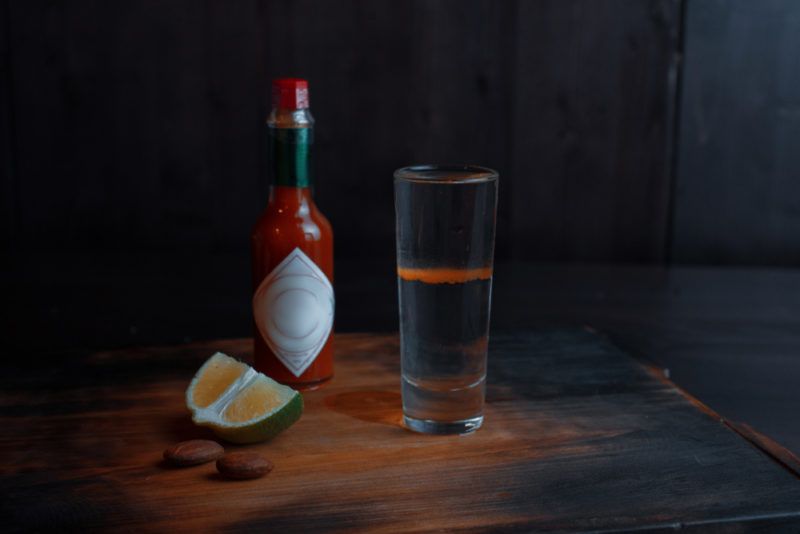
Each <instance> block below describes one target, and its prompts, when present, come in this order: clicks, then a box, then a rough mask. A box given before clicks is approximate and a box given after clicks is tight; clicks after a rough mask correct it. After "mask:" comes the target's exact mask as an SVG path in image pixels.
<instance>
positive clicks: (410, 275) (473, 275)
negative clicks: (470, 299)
mask: <svg viewBox="0 0 800 534" xmlns="http://www.w3.org/2000/svg"><path fill="white" fill-rule="evenodd" d="M397 276H399V277H400V278H402V279H403V280H405V281H406V282H425V283H426V284H463V283H464V282H472V281H473V280H489V279H490V278H491V277H492V268H491V267H479V268H477V269H451V268H447V267H437V268H429V269H413V268H410V267H398V268H397Z"/></svg>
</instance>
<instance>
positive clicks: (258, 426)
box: [186, 352, 303, 443]
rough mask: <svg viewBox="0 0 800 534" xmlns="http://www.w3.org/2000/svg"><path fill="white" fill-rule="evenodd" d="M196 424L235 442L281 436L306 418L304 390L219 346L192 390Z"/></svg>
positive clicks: (188, 394) (188, 402)
mask: <svg viewBox="0 0 800 534" xmlns="http://www.w3.org/2000/svg"><path fill="white" fill-rule="evenodd" d="M186 406H187V407H188V408H189V410H190V411H191V412H192V421H194V423H195V424H196V425H200V426H206V427H209V428H211V430H213V431H214V433H215V434H216V435H217V436H219V437H220V438H222V439H224V440H226V441H230V442H233V443H255V442H257V441H264V440H266V439H270V438H272V437H275V436H277V435H278V434H280V433H281V432H283V431H284V430H286V429H287V428H289V427H290V426H292V425H293V424H294V423H296V422H297V420H298V419H300V416H301V415H302V414H303V396H302V395H300V393H298V392H297V391H295V390H293V389H292V388H290V387H289V386H284V385H281V384H278V383H277V382H275V381H274V380H272V379H271V378H270V377H268V376H266V375H264V374H262V373H259V372H257V371H256V370H255V369H253V368H252V367H250V366H249V365H247V364H245V363H242V362H240V361H238V360H235V359H233V358H231V357H230V356H226V355H225V354H222V353H221V352H217V353H216V354H214V355H213V356H211V358H209V359H208V360H207V361H206V363H204V364H203V366H202V367H200V369H199V370H198V371H197V373H196V374H195V375H194V378H193V379H192V382H191V383H190V384H189V387H188V388H187V390H186Z"/></svg>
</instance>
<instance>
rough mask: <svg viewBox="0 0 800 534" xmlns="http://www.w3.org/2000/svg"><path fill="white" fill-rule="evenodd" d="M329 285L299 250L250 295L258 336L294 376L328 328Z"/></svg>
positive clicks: (331, 306)
mask: <svg viewBox="0 0 800 534" xmlns="http://www.w3.org/2000/svg"><path fill="white" fill-rule="evenodd" d="M333 309H334V298H333V286H332V285H331V283H330V281H329V280H328V278H327V277H326V276H325V273H323V272H322V271H321V270H320V268H319V267H317V265H316V264H315V263H314V262H313V261H312V260H311V258H309V257H308V256H306V255H305V254H304V253H303V251H302V250H300V249H299V248H295V249H294V250H293V251H292V252H291V254H289V255H288V256H286V258H285V259H284V260H283V261H282V262H281V263H280V264H279V265H278V266H277V267H275V268H274V269H273V270H272V272H270V273H269V275H267V277H266V278H264V280H263V281H262V282H261V285H259V286H258V289H256V292H255V295H253V317H255V321H256V326H258V331H259V332H260V333H261V336H262V337H263V338H264V341H266V343H267V345H269V348H270V349H272V352H273V353H275V356H277V357H278V359H279V360H280V361H281V362H282V363H283V365H285V366H286V368H287V369H289V370H290V371H291V372H292V374H293V375H294V376H300V375H302V374H303V372H305V370H306V369H308V367H309V366H310V365H311V364H312V363H313V362H314V359H316V357H317V355H318V354H319V351H321V350H322V347H323V346H324V345H325V342H326V341H327V340H328V336H330V333H331V329H332V328H333Z"/></svg>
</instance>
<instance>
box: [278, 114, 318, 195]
mask: <svg viewBox="0 0 800 534" xmlns="http://www.w3.org/2000/svg"><path fill="white" fill-rule="evenodd" d="M313 144H314V129H313V128H269V154H270V157H271V161H270V169H271V174H272V184H273V185H285V186H289V187H310V186H311V179H312V175H311V147H312V145H313Z"/></svg>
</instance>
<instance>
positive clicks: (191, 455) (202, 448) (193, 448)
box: [164, 439, 225, 467]
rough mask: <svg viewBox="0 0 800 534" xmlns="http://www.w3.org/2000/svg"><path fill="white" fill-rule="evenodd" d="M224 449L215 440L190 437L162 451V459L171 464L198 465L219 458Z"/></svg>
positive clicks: (182, 465)
mask: <svg viewBox="0 0 800 534" xmlns="http://www.w3.org/2000/svg"><path fill="white" fill-rule="evenodd" d="M223 454H225V449H223V448H222V445H220V444H219V443H217V442H216V441H211V440H208V439H191V440H189V441H181V442H180V443H176V444H175V445H173V446H172V447H170V448H169V449H167V450H165V451H164V459H165V460H166V461H168V462H169V463H171V464H172V465H178V466H181V467H186V466H189V465H199V464H204V463H206V462H211V461H213V460H216V459H217V458H221V457H222V455H223Z"/></svg>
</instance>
